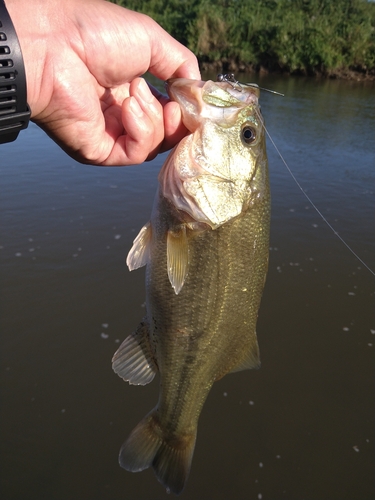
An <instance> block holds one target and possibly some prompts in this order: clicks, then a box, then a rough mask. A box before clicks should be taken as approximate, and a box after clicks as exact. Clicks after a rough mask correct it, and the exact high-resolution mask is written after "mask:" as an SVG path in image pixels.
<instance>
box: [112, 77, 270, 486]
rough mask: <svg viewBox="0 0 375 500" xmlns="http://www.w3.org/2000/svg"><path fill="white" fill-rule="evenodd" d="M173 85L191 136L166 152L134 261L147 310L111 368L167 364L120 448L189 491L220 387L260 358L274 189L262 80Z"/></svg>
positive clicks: (133, 464) (144, 370)
mask: <svg viewBox="0 0 375 500" xmlns="http://www.w3.org/2000/svg"><path fill="white" fill-rule="evenodd" d="M166 88H167V92H168V95H169V97H170V99H171V100H173V101H176V102H177V103H179V105H180V107H181V112H182V120H183V123H184V125H185V127H186V128H187V129H188V131H189V134H188V135H187V136H186V137H184V138H183V139H182V140H181V141H180V142H179V143H178V144H177V145H176V146H175V148H174V149H173V150H172V151H171V152H170V154H169V156H168V157H167V159H166V161H165V163H164V165H163V167H162V169H161V171H160V173H159V178H158V180H159V186H158V191H157V193H156V196H155V202H154V206H153V209H152V213H151V219H150V221H149V222H148V223H147V224H145V225H144V226H143V227H142V229H141V230H140V232H139V234H138V236H137V237H136V239H135V240H134V243H133V246H132V248H131V250H130V252H129V254H128V257H127V265H128V267H129V270H134V269H137V268H139V267H142V266H144V265H146V315H145V317H144V318H143V319H142V321H141V323H140V325H139V326H138V328H137V329H136V330H135V331H134V332H133V333H132V334H131V335H129V336H128V337H127V338H126V339H125V340H124V342H123V343H122V344H121V346H120V347H119V349H118V350H117V351H116V353H115V354H114V356H113V360H112V368H113V370H114V371H115V373H117V374H118V375H119V376H120V377H121V378H122V379H124V380H125V381H127V382H129V384H133V385H145V384H148V383H149V382H151V381H152V380H153V379H154V377H155V375H156V374H157V373H158V374H159V399H158V403H157V405H156V407H155V408H154V409H153V410H152V411H151V412H150V413H148V414H147V415H146V416H145V417H144V418H143V420H141V422H140V423H139V424H138V425H137V426H136V427H135V428H134V430H133V431H132V432H131V434H130V435H129V437H128V439H127V440H126V441H125V443H124V444H123V446H122V447H121V450H120V454H119V463H120V466H121V467H123V468H124V469H126V470H128V471H132V472H138V471H142V470H144V469H147V468H149V467H152V468H153V469H154V472H155V474H156V476H157V479H158V480H159V481H160V482H161V483H162V484H163V485H164V487H166V488H167V491H172V492H173V493H175V494H179V493H181V491H182V490H183V488H184V486H185V484H186V481H187V478H188V476H189V472H190V468H191V462H192V457H193V452H194V447H195V442H196V435H197V425H198V419H199V415H200V412H201V409H202V406H203V404H204V402H205V400H206V398H207V396H208V394H209V391H210V389H211V387H212V385H213V384H214V382H215V381H217V380H219V379H221V378H222V377H223V376H224V375H226V374H227V373H230V372H236V371H241V370H245V369H251V368H258V367H259V366H260V358H259V347H258V341H257V335H256V322H257V317H258V310H259V306H260V301H261V296H262V292H263V287H264V284H265V279H266V274H267V268H268V251H269V226H270V188H269V179H268V161H267V153H266V143H265V132H264V122H263V118H262V115H261V112H260V105H259V95H260V91H259V88H257V87H256V86H254V87H252V86H248V87H243V88H242V87H241V88H238V87H237V86H235V85H233V84H231V82H228V81H220V82H214V81H211V80H209V81H199V80H189V79H185V78H176V79H171V80H168V81H167V82H166Z"/></svg>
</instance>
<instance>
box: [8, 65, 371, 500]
mask: <svg viewBox="0 0 375 500" xmlns="http://www.w3.org/2000/svg"><path fill="white" fill-rule="evenodd" d="M241 77H243V75H241ZM243 79H244V80H245V81H254V77H253V76H247V77H243ZM255 81H256V82H257V83H258V84H259V85H261V86H263V87H266V88H271V89H274V90H277V91H279V92H283V93H285V97H284V98H282V97H278V96H274V95H271V94H266V93H263V94H262V109H263V113H264V115H265V118H266V123H267V127H268V130H269V132H270V133H271V135H272V137H273V139H274V140H275V142H276V144H277V145H278V147H279V149H280V150H281V152H282V153H283V155H284V157H285V159H286V161H287V162H288V164H289V165H290V167H291V168H292V170H293V172H294V174H295V175H296V176H297V178H298V180H299V181H300V183H301V184H302V186H303V188H304V189H305V190H306V192H307V193H308V195H309V196H310V197H311V198H312V199H313V201H314V202H315V203H316V204H317V205H318V207H319V208H320V210H321V211H322V212H323V213H324V215H325V216H326V217H327V219H328V220H329V222H330V223H331V224H332V225H333V226H334V227H335V229H336V230H337V231H338V232H339V234H340V235H341V236H342V237H343V238H344V239H345V240H346V241H347V242H348V244H350V245H351V247H352V248H353V250H354V251H355V252H357V253H358V254H359V255H360V256H361V258H362V259H364V260H365V261H366V263H367V264H368V265H369V266H370V267H372V269H374V268H375V252H374V249H375V236H374V225H373V221H374V207H375V200H374V190H375V172H374V145H373V134H374V124H375V123H374V122H375V118H374V115H373V112H372V106H371V104H370V103H371V102H372V99H373V91H374V87H373V86H371V85H368V84H364V83H356V82H355V83H351V82H338V81H316V80H313V79H297V78H280V77H273V76H272V77H270V76H268V77H263V78H261V79H259V78H255ZM268 152H269V161H270V172H271V187H272V197H273V198H272V203H273V207H272V210H273V212H272V227H271V243H270V246H271V252H270V270H269V274H268V278H267V284H266V289H265V292H264V296H263V301H262V306H261V311H260V316H259V323H258V337H259V343H260V349H261V357H262V367H261V369H260V370H258V371H254V372H251V371H247V372H241V373H237V374H233V375H229V376H227V377H225V378H224V379H222V380H221V381H220V382H218V383H216V384H215V385H214V387H213V389H212V391H211V393H210V395H209V398H208V400H207V402H206V404H205V406H204V408H203V412H202V415H201V418H200V423H199V429H198V439H197V446H196V450H195V455H194V459H193V465H192V470H191V475H190V478H189V481H188V484H187V487H186V489H185V490H184V492H183V493H182V495H181V498H182V499H194V500H201V499H202V500H203V499H204V500H206V499H215V500H221V499H223V500H224V499H225V500H226V499H228V498H234V499H236V500H242V499H246V500H249V499H260V498H262V499H263V500H266V499H271V500H278V499H284V498H285V499H287V500H323V499H327V500H328V499H329V500H336V499H337V500H358V499H361V500H367V499H369V500H370V499H373V498H374V495H375V485H374V481H373V471H374V465H375V464H374V461H375V460H374V457H375V454H374V439H375V436H374V425H373V422H374V417H375V408H374V349H375V315H374V311H375V309H374V277H373V276H372V275H371V274H370V273H369V272H368V271H367V270H366V269H364V268H363V266H362V265H361V264H360V263H359V262H358V261H357V260H356V259H355V257H354V256H353V255H352V254H351V253H350V252H349V251H348V250H347V249H346V248H345V247H344V245H343V244H342V243H341V242H340V241H339V240H338V239H337V238H336V237H335V236H334V235H333V234H332V232H331V231H330V229H329V228H328V227H327V226H326V225H325V224H324V222H323V221H322V220H321V219H320V217H319V216H318V214H317V213H316V212H315V211H314V210H313V208H312V207H311V206H309V204H308V202H307V200H306V199H305V198H304V196H303V194H302V193H301V192H300V190H299V189H298V187H297V186H296V185H295V184H294V182H293V180H292V179H291V177H290V175H289V174H288V173H287V171H286V169H285V167H284V166H283V164H282V162H281V161H280V159H278V157H277V155H276V153H275V152H274V151H273V150H272V147H271V144H270V143H269V142H268ZM0 154H1V156H0V166H1V185H2V189H1V229H2V234H1V243H0V244H1V249H0V255H1V261H2V271H1V367H0V373H1V415H0V417H1V441H2V446H1V468H0V474H1V490H0V491H1V498H2V499H4V500H8V499H13V500H34V499H37V500H41V499H49V500H60V499H64V500H67V499H87V500H115V499H116V500H117V499H127V500H128V499H131V500H158V499H163V498H171V496H170V495H169V496H168V495H167V493H166V492H165V491H164V490H163V488H162V487H161V486H160V484H159V483H158V482H157V480H156V479H155V477H154V475H153V473H152V471H150V470H148V471H144V472H142V473H139V474H131V473H128V472H126V471H124V470H122V469H121V468H120V467H119V466H118V463H117V455H118V451H119V448H120V446H121V444H122V442H123V441H124V439H125V438H126V437H127V435H128V433H129V432H130V430H131V429H132V428H133V427H134V425H135V424H136V423H138V421H139V420H140V419H141V418H142V417H143V416H144V415H145V414H146V413H147V412H148V411H149V410H150V409H151V408H152V407H153V406H154V405H155V403H156V399H157V393H158V387H157V382H154V383H152V384H151V385H149V386H146V387H143V388H141V387H130V386H128V385H127V384H126V383H124V382H122V381H121V380H120V379H119V378H118V377H117V376H116V375H115V374H114V373H112V370H111V357H112V355H113V353H114V351H115V350H116V349H117V347H118V345H119V344H118V342H119V341H122V340H123V339H124V338H125V336H126V335H127V334H129V333H130V332H131V331H132V329H134V328H135V327H136V326H137V324H138V322H139V321H140V319H141V317H142V315H143V314H144V311H145V309H144V301H145V292H144V285H143V276H144V275H143V270H139V271H135V272H133V273H129V272H128V271H127V268H126V266H125V257H126V254H127V252H128V250H129V248H130V246H131V243H132V240H133V239H134V237H135V236H136V234H137V233H138V230H139V229H140V227H141V226H142V225H143V224H144V223H145V222H146V221H147V220H148V217H149V213H150V209H151V205H152V200H153V196H154V192H155V188H156V182H157V173H158V171H159V169H160V167H161V165H162V163H163V160H164V158H165V155H162V156H160V157H158V158H157V159H156V160H154V161H153V162H151V163H148V164H145V165H142V166H136V167H126V168H100V167H92V166H84V165H79V164H77V163H75V162H74V161H73V160H71V159H70V158H69V157H68V156H66V155H65V154H64V153H63V152H62V151H61V150H60V149H59V148H58V147H57V146H56V145H55V144H54V143H53V142H52V141H51V140H50V139H48V138H47V137H46V135H45V134H44V133H43V132H42V131H40V130H39V129H38V128H37V127H36V126H35V125H31V126H30V127H29V129H28V130H27V131H25V132H23V133H21V136H20V138H19V139H18V141H17V142H15V143H13V144H8V145H4V146H1V149H0Z"/></svg>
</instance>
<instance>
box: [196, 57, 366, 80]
mask: <svg viewBox="0 0 375 500" xmlns="http://www.w3.org/2000/svg"><path fill="white" fill-rule="evenodd" d="M198 59H199V58H198ZM199 67H200V69H201V70H202V71H209V72H216V73H218V74H219V73H234V74H236V75H237V74H239V73H254V74H260V75H268V74H283V75H297V76H298V75H299V76H310V77H314V78H328V79H331V80H351V81H357V82H375V71H372V72H364V71H356V70H353V69H350V68H342V69H334V70H331V71H329V72H328V71H327V72H308V71H301V70H299V71H294V72H290V71H287V70H282V69H280V68H279V69H276V68H274V69H271V70H270V69H268V68H266V67H265V66H262V65H254V64H246V63H242V62H236V61H234V60H225V59H224V60H222V61H214V62H213V61H211V62H210V61H202V60H199Z"/></svg>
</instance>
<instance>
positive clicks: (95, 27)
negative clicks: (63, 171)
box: [6, 0, 200, 165]
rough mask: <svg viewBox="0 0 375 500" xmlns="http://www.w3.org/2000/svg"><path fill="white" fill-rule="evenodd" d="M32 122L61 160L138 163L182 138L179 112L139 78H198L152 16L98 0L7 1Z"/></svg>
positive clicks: (189, 57) (189, 59) (190, 58)
mask: <svg viewBox="0 0 375 500" xmlns="http://www.w3.org/2000/svg"><path fill="white" fill-rule="evenodd" d="M6 5H7V8H8V11H9V14H10V16H11V18H12V21H13V23H14V26H15V28H16V31H17V35H18V38H19V40H20V44H21V48H22V53H23V57H24V62H25V67H26V77H27V89H28V91H27V94H28V103H29V105H30V108H31V111H32V120H33V121H35V123H37V124H38V125H39V126H40V127H42V128H43V129H44V130H45V131H46V132H47V133H48V134H49V135H50V136H51V137H52V138H53V139H54V140H55V141H56V142H57V143H58V144H59V145H60V146H61V147H62V148H63V149H64V150H65V151H66V152H67V153H68V154H70V155H71V156H72V157H73V158H75V159H77V160H78V161H81V162H84V163H92V164H96V165H129V164H135V163H141V162H143V161H144V160H146V159H151V158H153V157H155V156H156V155H157V154H158V153H159V152H162V151H165V150H167V149H170V148H171V147H172V146H174V145H175V144H176V143H177V142H178V141H179V140H180V139H181V138H182V137H183V136H184V135H185V134H186V129H185V128H184V126H183V124H182V122H181V113H180V108H179V106H178V105H177V103H174V102H171V101H169V100H168V99H167V98H165V97H161V96H160V94H159V95H157V96H156V97H155V96H154V95H153V94H156V93H155V92H153V93H152V92H151V91H150V89H149V87H148V86H147V84H146V83H145V81H144V80H143V79H142V78H139V75H142V74H144V73H145V72H146V71H150V72H151V73H152V74H153V75H155V76H156V77H158V78H160V79H162V80H166V79H168V78H172V77H185V78H192V79H200V74H199V69H198V64H197V61H196V58H195V56H194V55H193V54H192V53H191V52H190V51H189V50H188V49H187V48H186V47H184V46H183V45H181V44H180V43H178V42H177V41H176V40H174V39H173V38H172V37H171V36H170V35H168V33H166V32H165V31H164V30H163V29H162V28H161V27H160V26H159V25H158V24H157V23H155V22H154V21H153V20H152V19H151V18H149V17H147V16H145V15H143V14H139V13H137V12H133V11H130V10H127V9H124V8H122V7H119V6H117V5H114V4H112V3H108V2H106V1H104V0H64V1H62V2H57V1H54V0H28V1H27V2H24V1H23V0H6Z"/></svg>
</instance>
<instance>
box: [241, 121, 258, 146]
mask: <svg viewBox="0 0 375 500" xmlns="http://www.w3.org/2000/svg"><path fill="white" fill-rule="evenodd" d="M241 138H242V140H243V141H244V142H245V143H246V144H251V143H253V142H254V141H255V139H256V133H255V129H254V127H250V125H245V126H244V127H243V128H242V130H241Z"/></svg>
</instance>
